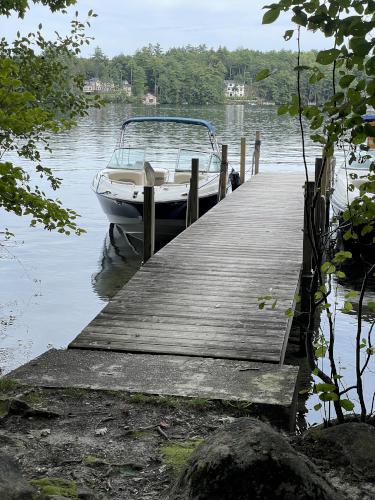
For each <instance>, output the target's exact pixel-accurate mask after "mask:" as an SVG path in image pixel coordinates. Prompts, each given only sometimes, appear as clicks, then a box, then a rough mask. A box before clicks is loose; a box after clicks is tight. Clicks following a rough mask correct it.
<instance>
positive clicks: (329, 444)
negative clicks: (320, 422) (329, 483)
mask: <svg viewBox="0 0 375 500" xmlns="http://www.w3.org/2000/svg"><path fill="white" fill-rule="evenodd" d="M303 440H304V442H310V445H311V444H315V446H316V448H317V450H316V451H317V452H318V454H319V456H320V458H325V459H326V460H328V461H329V462H330V463H331V465H334V466H335V465H342V466H345V467H347V466H350V467H351V468H352V470H353V471H354V472H357V473H360V474H361V476H362V477H363V478H364V479H369V480H371V479H373V477H374V470H375V428H374V427H373V426H372V425H368V424H364V423H359V422H348V423H347V424H341V425H335V426H333V427H328V428H326V429H324V428H319V429H311V430H309V431H308V432H307V433H306V435H305V437H304V439H303Z"/></svg>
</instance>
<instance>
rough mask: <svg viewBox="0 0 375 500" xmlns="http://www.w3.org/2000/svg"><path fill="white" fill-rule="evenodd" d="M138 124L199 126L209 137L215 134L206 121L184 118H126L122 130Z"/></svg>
mask: <svg viewBox="0 0 375 500" xmlns="http://www.w3.org/2000/svg"><path fill="white" fill-rule="evenodd" d="M137 122H138V123H139V122H166V123H167V122H169V123H183V124H185V125H200V126H201V127H206V128H207V129H208V131H209V133H210V134H211V135H215V134H216V129H215V127H214V126H213V125H212V123H210V122H209V121H207V120H200V119H197V118H185V117H181V116H135V117H133V118H128V119H127V120H125V121H124V123H123V124H122V127H121V128H122V130H125V128H126V127H127V126H128V125H129V124H130V123H137Z"/></svg>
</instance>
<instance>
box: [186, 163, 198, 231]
mask: <svg viewBox="0 0 375 500" xmlns="http://www.w3.org/2000/svg"><path fill="white" fill-rule="evenodd" d="M198 183H199V159H198V158H193V159H192V160H191V177H190V190H189V196H188V204H187V219H186V227H188V226H190V225H191V224H193V222H195V221H196V220H198V218H199V196H198Z"/></svg>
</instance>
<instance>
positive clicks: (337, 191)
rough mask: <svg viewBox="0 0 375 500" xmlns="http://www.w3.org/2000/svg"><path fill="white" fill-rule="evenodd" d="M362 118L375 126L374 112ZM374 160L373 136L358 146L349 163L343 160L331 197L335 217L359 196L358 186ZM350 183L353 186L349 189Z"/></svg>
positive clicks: (365, 176) (366, 176)
mask: <svg viewBox="0 0 375 500" xmlns="http://www.w3.org/2000/svg"><path fill="white" fill-rule="evenodd" d="M363 120H364V122H365V123H370V124H372V125H373V126H375V114H374V115H373V114H371V115H370V114H369V115H364V116H363ZM374 162H375V143H374V138H373V137H368V138H367V142H366V143H365V144H361V145H360V146H359V151H357V152H356V153H355V158H354V160H353V161H352V162H351V163H349V162H345V163H344V164H343V165H341V167H340V168H339V169H338V171H337V173H336V176H335V181H334V186H333V193H332V198H331V203H332V210H333V213H334V215H335V216H336V217H340V215H341V214H342V213H343V212H344V211H345V210H347V208H348V207H349V205H350V204H351V203H352V202H353V200H354V199H355V198H357V197H358V196H360V186H361V184H363V183H364V182H366V181H367V180H368V175H369V173H370V168H371V165H373V164H374ZM350 185H352V186H353V188H351V189H349V186H350Z"/></svg>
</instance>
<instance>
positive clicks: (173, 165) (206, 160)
mask: <svg viewBox="0 0 375 500" xmlns="http://www.w3.org/2000/svg"><path fill="white" fill-rule="evenodd" d="M193 158H198V160H199V170H200V171H201V172H219V171H220V158H219V156H218V155H216V154H215V153H209V152H205V151H197V150H188V149H173V148H172V149H152V150H149V151H148V150H146V149H140V148H131V147H127V148H117V149H115V151H114V152H113V154H112V157H111V159H110V161H109V163H108V168H122V169H126V170H142V169H143V165H144V162H145V161H147V162H149V163H150V165H151V166H152V167H153V168H154V169H158V168H164V169H167V170H172V171H173V170H174V171H180V172H181V171H184V172H186V171H190V170H191V161H192V159H193Z"/></svg>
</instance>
